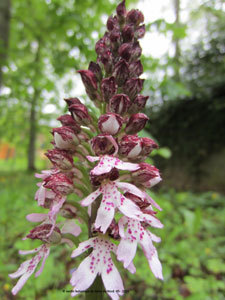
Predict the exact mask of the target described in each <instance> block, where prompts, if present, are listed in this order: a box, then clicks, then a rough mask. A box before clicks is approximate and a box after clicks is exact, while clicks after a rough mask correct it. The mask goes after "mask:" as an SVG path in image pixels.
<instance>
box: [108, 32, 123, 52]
mask: <svg viewBox="0 0 225 300" xmlns="http://www.w3.org/2000/svg"><path fill="white" fill-rule="evenodd" d="M109 39H110V41H111V46H113V49H114V50H115V49H117V48H118V46H119V44H120V43H121V33H120V31H119V30H117V29H113V30H112V31H111V32H110V34H109Z"/></svg>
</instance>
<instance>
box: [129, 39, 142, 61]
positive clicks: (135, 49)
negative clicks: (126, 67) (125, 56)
mask: <svg viewBox="0 0 225 300" xmlns="http://www.w3.org/2000/svg"><path fill="white" fill-rule="evenodd" d="M141 53H142V49H141V47H140V44H139V42H136V43H134V44H133V45H132V51H131V60H132V61H135V60H137V59H138V58H139V57H140V56H141Z"/></svg>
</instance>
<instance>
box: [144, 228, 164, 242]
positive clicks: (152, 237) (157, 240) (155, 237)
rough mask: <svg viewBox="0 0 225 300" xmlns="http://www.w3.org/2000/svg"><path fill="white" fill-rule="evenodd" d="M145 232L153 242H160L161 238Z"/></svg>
mask: <svg viewBox="0 0 225 300" xmlns="http://www.w3.org/2000/svg"><path fill="white" fill-rule="evenodd" d="M146 231H147V233H148V234H149V235H150V237H151V239H152V241H153V242H156V243H160V242H161V238H160V237H158V236H157V235H155V234H154V233H152V232H150V231H148V230H146Z"/></svg>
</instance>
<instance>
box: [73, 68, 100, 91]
mask: <svg viewBox="0 0 225 300" xmlns="http://www.w3.org/2000/svg"><path fill="white" fill-rule="evenodd" d="M77 73H79V74H80V75H81V79H82V81H83V84H84V86H85V88H86V89H87V90H97V88H98V85H97V78H96V76H95V74H94V73H93V72H92V71H90V70H79V71H77Z"/></svg>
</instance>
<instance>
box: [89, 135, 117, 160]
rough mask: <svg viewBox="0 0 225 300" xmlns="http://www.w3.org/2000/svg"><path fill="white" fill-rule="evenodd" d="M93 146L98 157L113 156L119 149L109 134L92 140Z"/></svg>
mask: <svg viewBox="0 0 225 300" xmlns="http://www.w3.org/2000/svg"><path fill="white" fill-rule="evenodd" d="M91 146H92V149H93V151H94V153H95V154H96V155H97V156H99V155H104V154H109V155H111V154H113V153H114V152H116V151H117V149H118V146H117V142H116V141H115V139H114V138H113V137H112V136H111V135H107V134H99V135H97V136H95V137H94V138H92V139H91Z"/></svg>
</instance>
